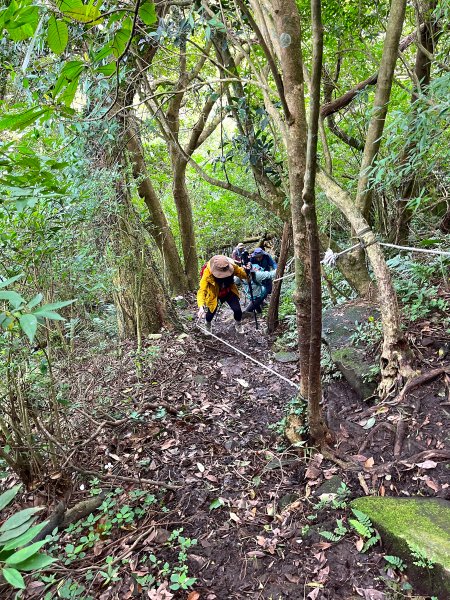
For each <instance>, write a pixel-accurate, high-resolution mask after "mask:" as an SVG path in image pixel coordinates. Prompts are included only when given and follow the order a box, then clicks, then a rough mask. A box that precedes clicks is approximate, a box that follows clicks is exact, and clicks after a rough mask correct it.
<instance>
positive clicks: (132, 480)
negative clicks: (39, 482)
mask: <svg viewBox="0 0 450 600" xmlns="http://www.w3.org/2000/svg"><path fill="white" fill-rule="evenodd" d="M70 467H71V469H73V470H74V471H76V472H77V473H80V474H81V475H87V476H88V477H98V479H107V480H108V481H111V480H117V481H127V482H129V483H138V484H142V483H143V484H145V485H154V486H155V487H162V488H166V489H168V490H179V489H181V487H182V486H181V485H174V484H172V483H166V482H165V481H155V480H154V479H141V478H140V477H126V476H124V475H109V474H108V473H106V474H103V473H98V472H97V471H86V470H85V469H81V468H80V467H77V466H75V465H73V464H71V465H70Z"/></svg>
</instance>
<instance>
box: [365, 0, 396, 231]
mask: <svg viewBox="0 0 450 600" xmlns="http://www.w3.org/2000/svg"><path fill="white" fill-rule="evenodd" d="M405 9H406V0H392V2H391V10H390V12H389V20H388V24H387V28H386V36H385V39H384V44H383V54H382V57H381V64H380V69H379V71H378V80H377V88H376V92H375V99H374V102H373V112H372V117H371V119H370V123H369V129H368V131H367V136H366V143H365V145H364V153H363V158H362V161H361V168H360V171H359V178H358V190H357V193H356V206H357V208H358V209H359V210H360V212H361V213H362V215H363V217H364V218H365V220H366V221H368V220H369V212H370V208H371V204H372V192H371V190H369V189H367V188H368V183H369V176H370V173H369V169H370V168H371V167H372V166H373V164H374V161H375V159H376V156H377V154H378V151H379V149H380V145H381V137H382V134H383V129H384V123H385V120H386V114H387V110H388V102H389V98H390V96H391V88H392V82H393V79H394V69H395V63H396V62H397V55H398V44H399V41H400V36H401V33H402V27H403V21H404V19H405Z"/></svg>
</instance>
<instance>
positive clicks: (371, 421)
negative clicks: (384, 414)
mask: <svg viewBox="0 0 450 600" xmlns="http://www.w3.org/2000/svg"><path fill="white" fill-rule="evenodd" d="M374 425H375V417H370V419H368V420H367V423H366V424H365V425H363V429H371V428H372V427H373V426H374Z"/></svg>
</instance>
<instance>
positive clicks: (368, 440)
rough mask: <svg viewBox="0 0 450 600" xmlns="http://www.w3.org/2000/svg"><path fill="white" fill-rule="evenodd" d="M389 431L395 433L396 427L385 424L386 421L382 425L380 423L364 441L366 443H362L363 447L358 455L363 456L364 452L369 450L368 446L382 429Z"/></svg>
mask: <svg viewBox="0 0 450 600" xmlns="http://www.w3.org/2000/svg"><path fill="white" fill-rule="evenodd" d="M383 428H384V429H389V431H394V432H395V427H394V426H393V425H391V424H390V423H385V422H384V421H383V422H382V423H379V424H378V425H376V426H375V427H374V428H373V429H372V430H371V431H370V432H369V434H368V435H367V437H366V439H365V440H364V442H363V443H362V445H361V447H360V448H359V450H358V454H362V453H363V452H364V450H365V449H366V448H367V446H368V445H369V443H370V442H371V440H372V438H373V436H374V435H375V434H376V433H377V432H378V431H380V429H383Z"/></svg>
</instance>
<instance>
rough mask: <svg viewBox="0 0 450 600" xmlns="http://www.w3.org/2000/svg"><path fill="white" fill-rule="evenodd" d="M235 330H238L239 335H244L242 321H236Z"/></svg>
mask: <svg viewBox="0 0 450 600" xmlns="http://www.w3.org/2000/svg"><path fill="white" fill-rule="evenodd" d="M234 328H235V329H236V332H237V333H244V326H243V325H242V322H241V321H235V322H234Z"/></svg>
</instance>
